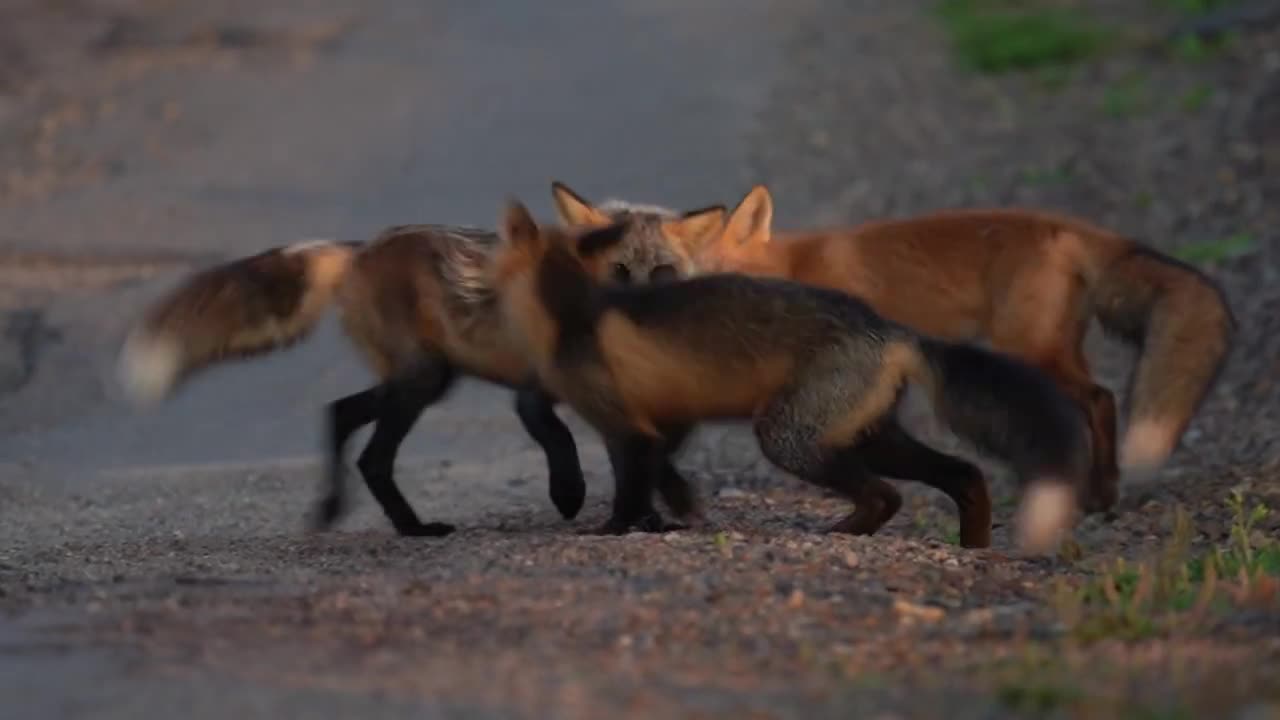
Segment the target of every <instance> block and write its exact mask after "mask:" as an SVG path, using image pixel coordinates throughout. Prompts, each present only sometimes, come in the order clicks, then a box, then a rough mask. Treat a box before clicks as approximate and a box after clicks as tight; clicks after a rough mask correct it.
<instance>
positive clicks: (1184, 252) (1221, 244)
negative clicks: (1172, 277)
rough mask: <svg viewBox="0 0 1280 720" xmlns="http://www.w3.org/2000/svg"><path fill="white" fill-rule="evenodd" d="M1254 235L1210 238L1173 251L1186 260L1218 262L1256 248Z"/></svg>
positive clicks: (1245, 253) (1176, 255)
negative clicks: (1220, 238)
mask: <svg viewBox="0 0 1280 720" xmlns="http://www.w3.org/2000/svg"><path fill="white" fill-rule="evenodd" d="M1254 245H1255V243H1254V240H1253V236H1252V235H1249V234H1248V233H1236V234H1235V235H1232V236H1230V237H1227V238H1223V239H1222V240H1210V241H1206V242H1200V243H1192V244H1190V245H1184V246H1182V247H1180V248H1177V249H1176V250H1174V251H1173V256H1174V257H1176V258H1178V259H1179V260H1182V261H1184V262H1189V263H1194V264H1199V263H1216V262H1221V261H1223V260H1229V259H1231V258H1235V257H1239V256H1241V255H1247V254H1249V253H1250V252H1253V250H1254Z"/></svg>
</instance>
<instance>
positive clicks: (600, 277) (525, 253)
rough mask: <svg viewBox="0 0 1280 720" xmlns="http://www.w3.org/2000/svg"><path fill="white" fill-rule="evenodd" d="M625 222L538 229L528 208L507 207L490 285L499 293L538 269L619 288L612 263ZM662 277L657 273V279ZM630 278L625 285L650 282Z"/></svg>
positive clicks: (514, 204) (512, 202)
mask: <svg viewBox="0 0 1280 720" xmlns="http://www.w3.org/2000/svg"><path fill="white" fill-rule="evenodd" d="M629 224H630V223H629V221H622V222H611V223H608V224H605V225H581V224H579V225H550V224H548V225H541V226H540V225H539V224H538V223H537V221H536V220H534V219H533V215H532V214H531V213H530V212H529V210H528V208H526V207H525V206H524V204H523V203H521V202H520V201H518V200H514V199H513V200H510V201H508V202H507V206H506V208H505V209H504V210H503V214H502V219H501V221H500V222H499V224H498V235H499V237H500V238H501V239H502V242H501V244H500V246H499V249H498V252H497V254H496V255H494V257H493V261H492V268H493V274H494V286H495V287H496V288H497V289H498V291H499V294H502V293H503V292H504V291H508V292H507V294H511V293H510V292H509V291H510V290H511V289H512V287H513V286H515V285H519V284H521V283H523V282H525V281H526V280H527V279H528V278H530V277H531V276H533V275H534V274H536V273H537V272H538V271H539V269H540V267H541V266H542V265H544V264H548V263H549V264H551V265H554V266H555V268H556V269H557V270H559V271H560V272H561V273H567V274H569V275H574V276H579V277H581V276H584V275H585V276H587V279H586V282H589V283H591V284H606V283H608V284H622V282H623V279H622V278H620V277H619V275H620V274H621V270H620V269H619V268H617V267H615V266H616V265H619V264H620V263H619V262H618V258H619V257H620V256H619V252H621V250H620V246H623V245H625V244H626V243H627V240H628V237H629V230H630V228H629ZM665 275H667V273H664V272H661V271H660V272H659V273H658V278H657V279H658V280H659V281H661V280H662V279H664V278H665ZM652 276H653V275H652V273H650V275H649V276H648V277H638V278H632V279H631V280H626V281H625V282H628V283H629V282H631V281H636V282H640V283H644V282H648V281H650V279H651V278H652Z"/></svg>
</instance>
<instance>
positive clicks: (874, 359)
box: [494, 201, 1089, 552]
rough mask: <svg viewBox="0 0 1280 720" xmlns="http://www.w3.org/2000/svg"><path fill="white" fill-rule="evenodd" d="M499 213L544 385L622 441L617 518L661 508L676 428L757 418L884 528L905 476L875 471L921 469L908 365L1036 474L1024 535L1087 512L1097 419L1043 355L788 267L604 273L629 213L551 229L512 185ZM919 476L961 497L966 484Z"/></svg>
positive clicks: (1035, 539)
mask: <svg viewBox="0 0 1280 720" xmlns="http://www.w3.org/2000/svg"><path fill="white" fill-rule="evenodd" d="M499 227H500V233H501V235H502V236H503V240H504V242H503V244H502V248H501V250H500V251H499V252H498V254H497V255H496V256H495V258H494V264H495V288H496V291H497V295H498V297H499V304H500V306H501V310H502V313H503V314H504V316H505V318H506V322H507V324H508V326H509V327H510V328H511V329H512V331H513V334H518V335H519V337H520V338H521V340H522V342H523V343H524V344H525V347H526V352H527V353H528V354H529V356H530V357H531V359H532V362H533V365H534V367H535V368H536V370H537V374H538V377H539V381H540V383H541V384H542V385H543V387H545V388H547V389H548V390H549V391H550V392H552V393H553V394H555V396H556V397H558V398H560V399H562V400H563V401H564V402H566V403H568V404H569V405H570V406H571V407H573V408H574V410H576V411H577V412H578V413H579V414H580V415H581V416H582V417H584V418H585V419H587V421H588V422H590V423H591V424H592V426H593V427H595V428H596V429H597V430H598V431H599V432H600V434H601V435H602V436H603V437H604V439H605V442H606V447H607V448H608V449H609V457H610V460H611V462H612V464H613V467H614V476H615V482H616V490H615V497H614V506H613V513H612V516H611V518H610V520H609V522H607V523H606V524H605V525H604V526H603V527H602V528H601V529H600V531H601V532H622V531H625V530H626V529H628V528H630V527H634V526H637V525H639V526H641V527H645V528H647V527H653V526H654V525H660V518H659V517H658V516H657V513H656V511H655V510H654V509H653V506H652V499H651V495H652V490H653V488H654V483H655V482H656V481H657V480H658V478H660V477H661V474H662V472H661V469H660V463H662V462H664V461H665V459H666V458H665V455H664V453H663V451H662V448H663V444H664V436H665V434H666V432H667V431H668V429H669V428H678V429H683V428H688V427H691V426H693V425H695V424H697V423H698V422H701V421H705V420H720V419H745V418H750V419H751V420H752V421H753V428H754V431H755V435H756V438H757V440H758V442H759V444H760V449H761V451H762V452H763V454H764V456H765V457H766V458H768V459H769V460H770V461H771V462H772V463H774V464H775V465H777V466H778V467H779V468H780V469H782V470H784V471H786V472H788V473H792V474H794V475H797V476H799V477H801V478H803V479H805V480H808V481H810V482H813V483H816V484H818V485H821V486H823V487H827V488H831V489H833V490H836V491H838V492H840V493H842V494H844V495H846V496H847V497H849V498H851V499H853V500H854V501H855V503H856V509H855V511H854V512H853V513H852V514H850V515H849V516H848V517H847V518H845V519H844V520H843V521H841V522H840V523H839V524H838V525H836V526H835V527H834V528H832V529H833V530H836V531H845V532H874V530H875V529H876V528H878V527H879V526H880V525H881V524H883V521H884V520H885V519H887V516H889V515H891V514H892V512H893V511H896V510H897V508H896V507H890V506H888V505H887V504H886V500H884V498H886V497H896V492H894V493H893V494H892V495H889V496H886V495H885V493H884V492H883V490H884V489H885V488H889V486H888V484H887V483H885V482H884V481H883V480H880V479H879V478H877V477H875V476H873V475H872V473H875V474H877V475H880V474H885V475H895V476H898V477H903V476H904V475H906V476H910V474H908V473H901V472H898V471H896V467H894V466H898V465H900V464H902V463H903V462H904V452H903V446H902V444H901V443H900V442H899V440H900V438H901V436H902V435H903V433H901V430H900V428H897V427H896V426H894V425H893V424H892V422H891V418H892V415H893V412H894V410H895V406H896V405H897V403H898V400H899V398H900V396H901V393H902V391H903V390H904V387H905V384H906V383H907V382H910V381H914V382H917V383H920V384H921V385H923V386H924V387H925V388H926V389H927V391H928V394H929V397H930V398H931V400H932V403H933V406H934V408H935V410H936V412H937V414H938V416H939V417H940V418H942V419H943V420H944V421H945V422H946V423H947V424H948V425H949V426H950V427H951V428H952V429H953V430H954V431H956V432H957V433H958V434H959V435H960V436H961V437H963V438H965V439H967V440H969V441H970V442H972V443H974V444H975V445H977V446H978V447H979V448H982V449H984V450H986V451H987V452H990V453H991V454H993V455H995V456H997V457H999V458H1001V459H1003V460H1005V461H1006V462H1008V463H1009V464H1010V465H1012V466H1013V468H1014V469H1015V470H1016V471H1017V474H1018V477H1019V480H1020V481H1021V482H1022V483H1024V484H1025V485H1027V489H1026V492H1025V493H1024V497H1023V501H1022V507H1021V508H1020V510H1019V518H1018V523H1017V530H1018V542H1019V545H1020V546H1021V547H1023V548H1024V549H1026V550H1028V551H1031V552H1043V551H1046V550H1048V549H1050V548H1052V547H1053V546H1054V544H1055V543H1056V541H1057V539H1058V537H1059V535H1060V533H1061V532H1063V531H1064V530H1066V529H1068V528H1069V527H1070V526H1071V524H1072V523H1073V522H1074V519H1075V517H1076V486H1077V484H1078V483H1079V482H1081V481H1082V478H1083V475H1084V474H1085V473H1086V472H1087V469H1088V461H1089V458H1088V443H1087V439H1086V435H1085V430H1084V425H1083V420H1082V417H1081V415H1080V414H1079V412H1077V410H1076V408H1075V407H1074V406H1073V405H1072V404H1071V403H1070V401H1069V400H1068V399H1067V398H1066V397H1065V396H1064V395H1063V394H1062V393H1061V391H1059V390H1058V389H1057V387H1056V386H1055V385H1054V384H1053V383H1052V382H1051V381H1050V380H1049V379H1048V377H1047V376H1045V375H1044V374H1043V373H1041V372H1039V371H1038V370H1036V369H1034V368H1032V367H1031V366H1029V365H1027V364H1025V363H1023V362H1021V361H1018V360H1016V359H1013V358H1010V357H1007V356H1004V355H1000V354H996V353H993V352H989V351H986V350H983V349H981V348H978V347H973V346H969V345H963V344H954V343H948V342H943V341H939V340H934V339H931V338H926V337H922V336H921V335H919V334H917V333H915V332H913V331H911V330H909V329H907V328H905V327H903V326H900V325H898V324H896V323H893V322H891V321H888V320H886V319H884V318H882V317H880V316H879V315H877V314H876V313H875V312H874V311H873V310H872V309H871V308H870V306H868V305H867V304H866V303H864V302H862V301H861V300H859V299H857V298H855V297H853V296H850V295H846V294H844V293H841V292H837V291H833V290H828V289H821V288H814V287H810V286H805V285H801V284H799V283H793V282H790V281H786V280H780V279H767V278H753V277H749V276H746V275H741V274H712V275H704V276H701V277H694V278H692V279H687V280H679V281H676V282H671V283H665V284H663V285H662V287H660V288H659V287H656V286H649V287H629V288H627V287H617V286H612V287H611V286H605V285H601V284H599V283H598V282H597V281H595V280H594V279H593V278H592V276H591V274H589V273H588V271H587V269H586V267H585V266H584V265H583V263H582V261H581V260H579V259H578V256H579V255H581V254H582V253H583V251H584V249H585V248H595V249H598V248H600V247H606V246H608V245H611V244H613V243H616V242H621V241H622V239H623V237H624V236H625V233H626V224H625V223H615V224H612V225H608V226H605V227H603V228H590V227H582V226H579V227H577V228H574V227H569V228H564V227H550V226H549V227H543V228H540V227H539V226H538V225H537V223H536V222H535V221H534V220H533V218H532V216H531V215H530V214H529V212H528V210H527V209H526V208H525V207H524V206H523V205H521V204H520V203H518V202H516V201H511V202H510V203H509V205H508V206H507V208H506V210H505V212H504V214H503V217H502V220H501V222H500V226H499ZM884 428H888V429H889V431H888V432H887V433H882V429H884ZM905 455H906V458H905V459H906V460H909V459H910V458H909V452H908V453H905ZM913 479H917V480H921V481H923V482H926V483H930V484H939V485H941V486H942V487H941V489H943V490H944V491H945V492H948V493H949V494H952V496H953V497H955V492H956V489H955V487H954V486H953V485H951V484H950V483H947V482H941V483H939V482H937V480H936V479H935V478H932V477H929V476H927V475H926V476H924V477H915V478H913ZM982 486H983V491H985V484H982ZM890 490H891V488H890ZM962 496H963V494H962ZM961 510H962V519H963V505H962V507H961Z"/></svg>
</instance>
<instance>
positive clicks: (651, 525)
mask: <svg viewBox="0 0 1280 720" xmlns="http://www.w3.org/2000/svg"><path fill="white" fill-rule="evenodd" d="M685 529H687V526H685V525H681V524H679V523H669V522H666V521H665V520H663V519H662V516H661V515H659V514H658V513H657V512H650V513H647V514H645V515H643V516H641V517H640V518H638V519H636V520H635V521H634V522H627V521H625V520H619V519H618V518H614V517H611V518H609V519H608V520H605V521H604V523H603V524H601V525H598V526H596V527H594V528H588V529H586V530H580V531H578V534H579V535H626V534H628V533H630V532H644V533H662V532H670V531H672V530H685Z"/></svg>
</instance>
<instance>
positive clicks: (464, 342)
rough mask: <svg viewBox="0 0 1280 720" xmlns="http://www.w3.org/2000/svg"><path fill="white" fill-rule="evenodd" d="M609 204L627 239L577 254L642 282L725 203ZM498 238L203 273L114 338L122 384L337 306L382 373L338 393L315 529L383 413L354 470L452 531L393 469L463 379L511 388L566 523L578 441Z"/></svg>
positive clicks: (681, 264) (455, 239) (265, 261)
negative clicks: (357, 441)
mask: <svg viewBox="0 0 1280 720" xmlns="http://www.w3.org/2000/svg"><path fill="white" fill-rule="evenodd" d="M614 215H615V216H616V217H618V218H619V219H623V220H626V221H627V227H628V231H627V234H628V236H627V239H626V241H625V242H623V243H618V244H614V245H611V246H610V247H608V248H601V249H600V250H599V251H590V252H587V253H586V254H585V255H584V256H583V257H581V258H580V260H581V261H582V262H583V263H584V264H585V266H586V267H588V268H590V272H592V273H593V276H594V277H597V278H599V279H601V280H607V281H609V282H636V283H644V282H650V281H662V280H666V279H670V278H672V277H678V276H680V275H683V274H687V273H688V272H689V268H690V264H689V260H688V257H687V254H686V253H685V252H684V251H683V249H682V248H683V246H684V245H685V244H686V243H688V242H692V241H694V240H696V239H698V238H699V236H701V235H703V234H706V233H709V232H712V231H713V230H715V229H718V225H719V224H720V223H722V222H723V219H724V217H723V216H724V210H723V208H718V207H717V208H707V209H704V210H697V211H692V212H689V213H684V214H675V213H671V212H665V213H661V214H658V213H656V212H655V211H653V210H650V209H645V210H643V211H635V212H632V211H631V209H630V208H628V207H624V206H619V207H617V208H615V209H614ZM496 245H497V236H496V235H495V234H494V233H493V232H492V231H488V230H481V229H477V228H467V227H452V226H443V225H405V226H397V227H392V228H389V229H387V230H385V231H383V232H382V233H381V234H379V235H378V236H377V237H376V238H374V240H373V241H371V242H369V243H367V244H364V243H340V242H328V241H309V242H305V243H299V244H295V245H290V246H287V247H281V248H274V249H271V250H267V251H265V252H262V253H259V254H256V255H253V256H250V257H245V258H240V259H237V260H234V261H232V262H229V263H226V264H223V265H219V266H216V267H212V268H209V269H206V270H204V271H201V272H198V273H196V274H194V275H193V276H192V277H190V278H189V279H187V280H186V281H185V282H183V283H181V284H180V285H179V286H178V287H176V288H175V289H173V290H172V291H171V292H169V293H168V294H167V295H165V296H164V297H162V298H160V299H159V300H158V301H157V302H156V303H155V304H153V305H152V306H151V307H150V308H148V309H147V310H146V311H145V313H144V314H143V316H142V318H141V319H140V321H139V322H138V323H137V325H136V326H135V327H134V328H133V329H132V330H131V332H130V333H129V335H128V337H127V338H126V340H125V342H124V344H123V347H122V349H121V352H120V356H119V372H120V377H121V383H122V385H123V386H124V388H125V390H126V391H127V392H128V393H129V395H130V397H132V398H133V399H135V400H136V401H138V402H139V403H141V404H149V403H155V402H158V401H160V400H162V399H164V398H166V397H167V396H169V395H170V394H171V393H172V392H173V391H175V390H176V389H177V388H178V387H179V386H181V385H182V384H183V383H184V382H186V381H187V380H188V379H190V378H192V377H194V376H195V375H197V374H198V373H199V372H200V371H201V370H202V369H204V368H207V367H210V366H212V365H215V364H218V363H221V362H226V361H230V360H234V359H239V358H250V357H254V356H258V355H262V354H265V353H268V352H271V351H273V350H277V349H280V348H284V347H288V346H290V345H293V344H295V343H297V342H299V341H301V340H303V339H305V338H306V337H307V336H308V335H309V334H310V333H311V332H312V331H313V329H314V328H315V327H316V325H317V324H318V323H319V322H320V320H321V319H322V318H323V317H324V314H325V313H326V311H327V310H329V308H330V307H332V306H336V307H337V309H338V310H339V312H340V316H341V322H342V327H343V329H344V331H345V333H346V336H347V337H348V338H349V339H350V340H351V341H352V343H353V344H354V345H355V346H356V348H357V349H358V350H359V351H360V353H361V355H362V356H363V358H364V359H365V360H366V362H367V364H368V365H369V366H370V367H371V369H372V370H373V371H374V373H375V374H376V375H377V377H378V379H379V382H378V383H377V384H376V385H374V386H373V387H371V388H368V389H366V390H363V391H361V392H357V393H354V394H352V395H348V396H346V397H343V398H340V399H338V400H336V401H334V402H332V403H330V404H329V407H328V411H327V413H326V414H327V419H328V428H327V432H328V437H327V473H328V474H327V484H326V488H327V489H326V491H325V494H324V497H323V499H322V501H321V502H320V503H319V505H318V506H317V508H316V511H315V513H314V514H313V517H312V524H313V527H315V528H316V529H322V528H327V527H329V526H331V525H332V524H333V523H334V522H336V520H337V519H338V518H339V517H340V515H341V514H342V513H343V512H344V511H345V508H346V505H347V499H346V491H345V482H344V479H343V475H344V461H343V452H344V447H345V445H346V442H347V440H348V439H349V438H350V436H351V435H352V434H353V433H354V432H355V431H356V430H358V429H360V428H361V427H363V426H365V425H367V424H369V423H375V427H374V432H373V435H372V437H371V438H370V440H369V442H368V445H367V446H366V448H365V450H364V451H363V452H362V453H361V455H360V457H359V459H358V460H357V467H358V468H359V470H360V472H361V474H362V475H363V477H364V479H365V483H366V484H367V486H368V488H369V490H370V492H371V493H372V494H373V496H374V498H375V499H376V500H377V501H378V503H379V504H380V505H381V507H382V509H383V512H384V513H385V514H386V516H387V518H388V519H389V520H390V521H391V523H392V524H393V525H394V527H395V528H396V530H397V531H398V532H399V533H401V534H404V535H425V536H439V535H444V534H447V533H449V532H451V531H452V530H453V526H451V525H449V524H446V523H441V522H431V523H424V522H421V521H420V520H419V519H418V516H417V514H416V513H415V512H414V510H413V509H412V507H410V505H409V503H408V501H407V500H406V499H405V498H404V496H403V495H402V494H401V493H400V491H399V489H398V488H397V487H396V485H395V482H394V480H393V476H392V468H393V465H394V462H395V457H396V454H397V452H398V450H399V447H400V444H401V443H402V442H403V440H404V438H405V436H407V435H408V433H409V431H410V429H411V428H412V427H413V425H414V424H415V423H416V421H417V418H418V417H419V416H420V415H421V414H422V412H423V411H424V410H425V409H426V408H427V407H428V406H430V405H431V404H433V403H435V402H437V401H438V400H440V399H441V398H442V397H443V396H444V395H445V393H446V392H447V391H448V389H449V388H450V387H451V385H452V384H453V381H454V380H455V379H456V378H457V377H458V376H460V375H467V376H472V377H477V378H480V379H483V380H488V381H490V382H494V383H497V384H500V385H503V386H506V387H509V388H512V389H514V390H515V391H516V403H515V405H516V413H517V415H518V416H519V418H520V421H521V423H522V424H523V425H524V427H525V429H526V430H527V431H528V433H529V434H530V435H531V436H532V437H533V438H534V439H535V440H536V441H537V442H538V444H539V445H540V446H541V447H542V449H543V451H544V453H545V454H546V458H547V467H548V472H549V488H550V494H551V499H552V502H553V504H554V505H555V506H556V508H557V509H558V510H559V511H560V513H561V514H562V515H563V516H564V517H565V518H567V519H571V518H573V517H575V516H576V515H577V513H578V512H579V510H580V509H581V507H582V505H583V502H584V500H585V494H586V485H585V482H584V480H583V476H582V469H581V465H580V462H579V459H578V452H577V447H576V444H575V442H574V440H573V436H572V435H571V434H570V432H569V430H568V428H567V427H566V426H565V425H564V423H563V422H562V421H561V420H560V419H559V418H558V417H557V416H556V414H555V412H554V405H555V404H556V402H557V401H556V399H555V398H554V397H552V396H550V395H548V394H547V393H546V392H545V391H544V390H543V389H542V388H541V387H539V386H538V385H537V383H536V382H534V381H533V375H532V372H531V368H530V367H529V364H528V360H527V358H526V357H525V355H524V354H523V352H522V351H521V349H520V348H519V346H518V344H517V343H515V342H513V341H512V339H511V337H510V334H509V333H508V332H507V330H506V328H505V326H504V324H503V322H502V319H501V317H500V314H499V313H498V312H497V304H496V296H495V294H494V289H493V286H492V283H491V274H490V270H491V267H490V260H491V258H492V253H493V251H494V249H495V247H496ZM667 467H668V468H669V471H670V473H669V475H668V477H669V478H670V479H671V482H670V483H668V484H666V485H664V486H663V491H664V494H663V497H664V499H665V500H666V501H667V503H668V505H670V506H671V507H672V510H673V511H674V512H676V514H677V515H682V516H689V515H692V516H696V515H697V514H698V508H697V507H696V506H697V498H696V496H695V495H694V494H693V493H692V491H691V490H690V489H689V487H688V485H687V483H685V482H683V479H682V478H680V476H679V474H678V473H677V472H676V471H675V469H674V468H672V467H670V465H669V464H668V466H667Z"/></svg>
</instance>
